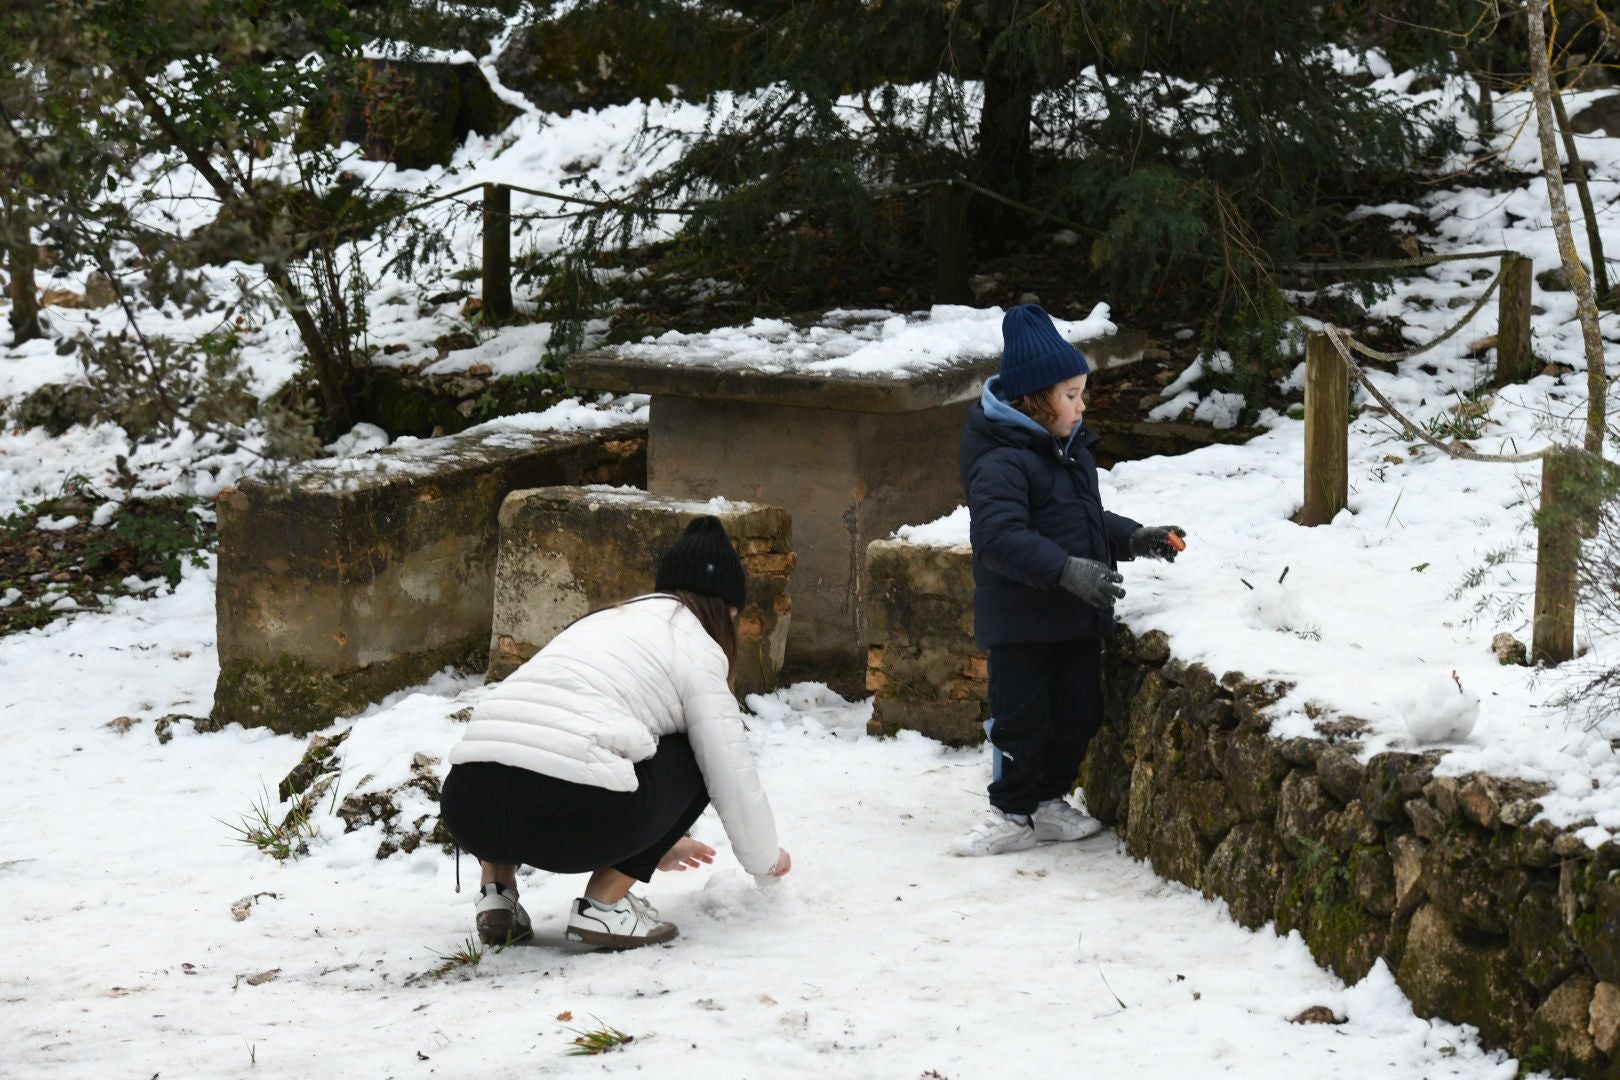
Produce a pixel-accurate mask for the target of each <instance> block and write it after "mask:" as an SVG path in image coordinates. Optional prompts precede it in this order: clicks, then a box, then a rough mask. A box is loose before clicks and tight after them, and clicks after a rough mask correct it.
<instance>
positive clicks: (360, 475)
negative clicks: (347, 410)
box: [237, 400, 647, 498]
mask: <svg viewBox="0 0 1620 1080" xmlns="http://www.w3.org/2000/svg"><path fill="white" fill-rule="evenodd" d="M646 430H647V409H646V405H645V403H642V402H627V401H618V402H613V403H610V404H608V405H593V404H589V403H585V402H580V401H573V400H570V401H563V402H559V403H558V404H557V405H554V406H552V407H551V408H550V409H547V410H545V411H544V412H540V413H526V414H523V415H519V416H505V417H501V418H500V419H497V420H491V421H490V422H489V423H487V424H479V425H478V426H477V427H471V428H468V429H467V430H466V431H463V432H459V433H458V434H455V435H447V436H444V437H441V438H436V439H418V438H413V437H410V436H402V437H401V438H399V439H397V440H395V442H394V443H393V444H392V445H389V446H385V447H382V448H381V449H377V450H373V451H371V452H369V453H364V454H357V455H354V456H351V457H340V458H336V459H333V458H323V459H320V460H317V461H310V462H305V463H302V464H300V465H296V466H294V467H293V468H292V469H291V470H290V471H289V472H288V473H287V474H286V475H285V476H283V477H281V478H279V479H257V478H248V479H244V480H243V481H241V482H240V483H239V484H238V485H237V487H238V488H239V489H241V490H242V491H244V492H251V493H254V494H271V495H273V494H277V493H280V494H283V495H292V496H300V497H305V498H307V497H310V496H317V497H318V496H350V495H363V494H365V493H367V492H372V491H377V490H380V489H384V488H389V487H393V486H396V485H401V484H414V483H419V482H421V481H423V480H427V479H433V478H447V477H451V476H457V475H461V474H464V473H468V472H481V471H484V470H487V469H490V468H496V467H499V466H501V465H502V464H503V463H505V462H507V461H510V460H515V459H518V458H522V457H525V456H527V455H531V454H534V453H537V452H542V451H544V450H545V449H547V448H550V447H561V446H566V445H569V444H574V443H580V442H584V441H588V440H592V439H598V438H602V437H604V436H605V437H609V438H613V437H621V438H633V437H636V436H640V435H644V434H645V433H646Z"/></svg>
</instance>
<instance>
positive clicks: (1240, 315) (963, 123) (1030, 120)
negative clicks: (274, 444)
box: [548, 0, 1479, 363]
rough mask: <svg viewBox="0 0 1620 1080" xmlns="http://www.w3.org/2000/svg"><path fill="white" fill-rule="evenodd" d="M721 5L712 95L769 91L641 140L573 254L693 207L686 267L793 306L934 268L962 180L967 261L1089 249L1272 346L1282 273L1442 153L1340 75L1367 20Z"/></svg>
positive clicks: (928, 1) (1430, 138) (1134, 292)
mask: <svg viewBox="0 0 1620 1080" xmlns="http://www.w3.org/2000/svg"><path fill="white" fill-rule="evenodd" d="M684 7H685V6H684V5H681V4H678V3H675V2H674V0H611V2H608V3H597V4H582V5H579V6H578V7H577V8H576V9H575V11H576V12H578V11H580V10H582V9H591V10H596V11H598V12H601V11H606V10H618V11H634V12H639V13H641V14H642V15H643V16H644V17H646V18H648V19H662V18H667V17H671V15H670V11H666V9H670V10H671V11H672V10H675V9H684ZM732 7H733V8H734V9H735V10H736V11H737V12H738V15H739V17H740V18H741V19H743V20H745V21H746V22H747V24H748V27H749V31H748V32H747V33H746V34H743V35H742V37H743V40H744V41H745V42H746V44H747V47H746V49H739V47H738V46H737V45H736V38H737V33H736V31H731V32H730V33H728V35H727V38H726V41H725V44H724V47H723V50H722V51H723V53H724V57H723V58H724V59H727V60H728V61H729V62H730V63H731V64H732V67H731V69H729V72H728V74H727V76H726V77H725V79H723V80H718V81H719V82H721V83H723V85H724V86H726V87H729V88H731V89H737V90H741V89H749V88H763V91H762V92H759V93H756V94H752V95H748V96H742V95H733V94H731V93H725V92H719V91H716V92H712V93H711V94H710V96H709V108H710V112H709V122H708V123H707V125H706V126H705V127H704V128H703V130H702V131H700V132H698V133H696V134H686V133H681V132H676V131H672V130H667V129H660V128H658V127H657V126H652V125H650V126H649V127H648V128H647V130H646V131H645V132H644V135H643V138H644V139H645V140H646V142H647V143H648V144H649V145H652V144H658V143H664V142H674V143H677V144H679V146H680V149H681V153H680V156H679V158H678V160H676V161H674V162H673V163H672V164H671V165H669V166H668V167H667V168H665V169H663V170H662V171H661V172H659V173H658V174H657V175H656V176H654V177H652V178H651V179H650V180H649V181H648V182H647V183H646V184H645V185H643V187H642V188H641V189H640V190H638V191H637V192H635V198H634V203H633V205H627V206H616V207H613V208H610V209H605V210H601V211H598V212H596V213H594V214H592V215H589V216H587V217H586V218H584V219H582V220H581V221H580V222H579V224H578V228H577V230H576V233H575V236H574V240H575V242H576V252H579V253H585V254H586V255H587V256H588V258H587V260H586V261H589V259H591V258H594V257H595V256H596V255H597V254H598V253H599V252H600V250H601V249H602V248H603V247H605V246H607V245H610V244H611V243H612V242H614V241H615V240H619V241H622V240H624V239H626V238H628V237H629V236H631V235H632V234H633V233H634V231H635V229H636V228H638V227H640V226H644V225H646V224H648V223H650V222H651V221H652V215H651V214H650V213H648V212H647V209H648V208H650V207H655V206H661V207H669V206H685V207H690V208H691V210H692V213H691V215H690V217H689V218H688V220H687V222H686V224H685V226H684V227H683V228H682V230H681V231H680V233H679V236H678V237H677V239H676V258H675V259H674V260H672V262H671V263H670V265H669V267H668V269H669V270H670V271H671V272H672V273H673V274H674V275H676V276H682V275H684V276H688V277H694V278H695V277H715V278H721V279H725V280H729V281H734V282H736V283H738V285H739V287H741V288H742V289H744V290H745V291H746V294H747V295H748V296H749V297H751V298H753V299H756V300H759V301H761V302H769V303H773V304H778V305H786V306H789V307H791V306H794V304H795V303H796V302H797V301H800V300H802V299H808V298H809V297H810V296H812V295H813V294H816V293H818V292H819V293H822V294H825V293H828V292H831V293H833V294H834V297H835V298H836V296H837V294H839V293H848V294H851V295H862V294H869V292H870V290H871V289H872V288H873V287H875V285H877V284H878V283H881V282H883V281H886V280H894V279H896V278H900V279H917V278H921V277H926V276H928V273H929V270H930V268H931V265H932V259H933V251H934V243H935V238H934V233H933V228H932V221H931V217H930V214H931V207H932V196H933V195H935V194H936V193H937V190H938V185H940V184H942V183H943V182H946V181H960V182H966V183H968V184H971V185H973V193H972V194H971V195H970V199H971V201H970V209H969V215H968V220H969V226H970V230H971V234H972V244H973V249H974V251H975V252H976V253H977V255H978V256H980V257H984V256H989V255H994V254H996V253H998V252H1000V251H1004V250H1006V249H1008V248H1009V247H1012V246H1017V245H1025V244H1028V243H1029V242H1030V240H1031V238H1032V237H1033V236H1034V235H1035V234H1036V232H1037V231H1038V230H1047V231H1049V230H1050V229H1052V228H1053V227H1054V226H1055V225H1057V224H1063V225H1067V226H1068V227H1070V228H1073V229H1074V230H1076V231H1077V232H1079V233H1080V234H1081V236H1082V237H1083V239H1084V241H1085V242H1086V244H1087V247H1086V248H1085V249H1084V250H1085V251H1086V252H1087V253H1088V254H1089V264H1088V265H1086V266H1083V267H1079V268H1077V270H1078V271H1079V272H1080V273H1083V274H1089V275H1090V276H1091V280H1092V281H1093V282H1094V283H1095V287H1096V289H1097V290H1098V291H1099V292H1100V293H1102V294H1104V295H1106V296H1108V297H1110V298H1111V299H1116V300H1121V301H1125V302H1132V301H1141V300H1145V299H1147V298H1150V297H1161V298H1162V297H1164V296H1167V295H1169V296H1176V297H1180V298H1182V302H1183V303H1184V304H1185V305H1186V306H1187V307H1188V308H1189V309H1197V308H1200V307H1201V308H1203V309H1206V310H1208V311H1210V312H1212V313H1213V316H1214V319H1213V325H1214V330H1215V334H1216V336H1217V337H1218V338H1221V339H1224V338H1225V336H1226V335H1227V334H1229V333H1233V332H1243V331H1245V328H1251V329H1252V328H1255V327H1261V328H1263V332H1261V333H1260V334H1259V335H1258V337H1257V340H1259V341H1262V342H1263V341H1265V340H1275V339H1276V337H1277V334H1276V330H1277V329H1278V324H1277V319H1278V317H1279V315H1280V314H1281V313H1282V312H1285V311H1286V305H1283V304H1281V303H1280V300H1279V294H1278V289H1277V284H1276V280H1275V275H1276V272H1277V268H1278V267H1279V266H1283V265H1285V264H1287V263H1289V262H1291V261H1294V260H1296V259H1299V258H1301V257H1302V256H1304V255H1306V254H1308V253H1309V254H1330V253H1333V252H1336V251H1337V250H1338V249H1339V246H1340V243H1341V240H1342V237H1343V229H1344V225H1343V222H1342V211H1343V210H1344V209H1346V208H1347V207H1349V206H1351V205H1354V204H1355V203H1356V202H1357V201H1359V200H1360V199H1362V198H1364V197H1365V196H1367V195H1368V194H1370V193H1374V192H1380V191H1387V190H1389V189H1391V188H1397V187H1399V186H1400V185H1402V184H1403V183H1406V182H1408V181H1409V180H1410V178H1411V177H1412V176H1413V175H1414V173H1415V171H1416V170H1417V169H1418V168H1419V167H1420V166H1421V165H1422V163H1423V162H1424V160H1425V155H1426V154H1429V153H1432V152H1434V151H1436V150H1438V149H1439V148H1441V147H1442V146H1443V145H1444V144H1445V143H1446V141H1447V140H1448V139H1449V138H1450V137H1451V133H1450V131H1449V130H1448V129H1447V128H1446V126H1445V125H1444V124H1442V123H1441V122H1440V120H1439V118H1438V117H1436V116H1434V115H1432V114H1431V113H1429V112H1427V111H1425V110H1424V109H1423V108H1422V107H1421V106H1415V105H1412V104H1411V103H1410V101H1409V99H1397V98H1396V97H1395V96H1394V95H1391V94H1386V93H1382V92H1380V91H1377V90H1374V89H1373V88H1372V87H1370V86H1368V85H1365V83H1364V82H1362V81H1357V80H1354V79H1349V78H1346V77H1345V76H1343V75H1342V74H1339V71H1338V68H1339V61H1338V59H1337V57H1338V56H1340V55H1342V52H1340V53H1336V52H1335V47H1336V46H1340V45H1343V44H1345V43H1351V44H1353V43H1354V42H1355V40H1356V34H1357V32H1358V20H1359V19H1360V18H1361V17H1362V16H1363V15H1365V11H1364V8H1365V7H1366V5H1355V4H1352V5H1342V6H1329V7H1327V8H1325V9H1324V8H1322V7H1320V6H1313V5H1298V4H1290V3H1286V2H1282V0H1254V2H1244V3H1239V2H1237V0H1175V2H1169V3H1162V4H1142V3H1138V2H1135V0H1100V2H1088V3H1041V4H1037V3H1033V2H1030V0H959V2H956V3H939V2H937V0H885V2H883V3H879V4H864V3H854V2H851V0H813V2H809V3H798V4H786V3H779V2H767V0H751V2H750V0H745V2H742V3H738V4H734V5H732ZM1478 7H1479V5H1478V4H1477V3H1474V2H1472V0H1455V2H1453V3H1448V4H1442V5H1437V7H1436V10H1435V12H1434V13H1433V14H1434V16H1435V20H1434V21H1437V22H1440V23H1442V24H1450V25H1457V24H1460V23H1463V22H1464V20H1466V19H1468V18H1470V17H1471V12H1472V10H1473V9H1476V8H1478ZM575 17H579V16H578V15H577V14H576V16H575ZM1413 36H1414V37H1416V35H1413ZM1450 44H1451V43H1450V41H1449V39H1447V38H1445V36H1444V35H1441V34H1433V35H1429V36H1428V37H1426V38H1422V39H1421V40H1415V41H1409V42H1406V43H1405V48H1406V54H1405V55H1404V56H1403V59H1407V60H1411V61H1413V62H1419V61H1427V60H1433V59H1434V58H1436V57H1438V56H1440V55H1441V50H1442V49H1445V48H1449V47H1450ZM698 47H699V48H701V44H699V45H698ZM1425 51H1426V52H1427V55H1424V53H1425ZM715 63H716V64H718V63H719V60H716V61H715ZM987 192H988V193H993V194H986V193H987ZM597 194H598V195H602V194H606V193H603V192H598V193H597ZM994 196H1001V197H1003V198H1002V199H997V198H995V197H994ZM1009 202H1010V203H1016V204H1019V205H1010V204H1009ZM589 296H590V294H589V291H588V290H571V291H568V292H565V293H562V294H559V295H556V296H552V297H548V300H549V301H551V314H552V315H553V316H554V317H557V318H560V319H561V320H562V321H563V322H565V323H570V324H572V325H577V324H578V321H579V320H580V319H581V318H583V317H584V316H585V315H586V314H587V312H586V311H585V310H584V309H582V308H580V307H577V306H574V305H575V303H576V301H578V300H580V299H582V298H584V299H588V298H589ZM564 338H566V335H562V336H561V337H560V338H558V339H556V340H562V339H564ZM1270 352H1271V353H1273V354H1275V352H1276V348H1275V346H1272V347H1270ZM1257 362H1262V363H1263V362H1264V361H1263V358H1257Z"/></svg>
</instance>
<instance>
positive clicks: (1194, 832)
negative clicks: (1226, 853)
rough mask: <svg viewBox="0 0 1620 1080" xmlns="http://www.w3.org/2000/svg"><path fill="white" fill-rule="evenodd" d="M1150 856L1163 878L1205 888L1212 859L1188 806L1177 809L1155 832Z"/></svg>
mask: <svg viewBox="0 0 1620 1080" xmlns="http://www.w3.org/2000/svg"><path fill="white" fill-rule="evenodd" d="M1167 801H1168V800H1167ZM1148 857H1149V858H1150V859H1151V860H1152V862H1153V869H1154V871H1155V872H1157V873H1158V875H1159V876H1160V877H1163V878H1169V879H1170V880H1171V881H1179V882H1181V883H1182V884H1183V885H1186V886H1189V887H1190V888H1194V889H1200V888H1202V887H1203V884H1204V863H1205V862H1206V861H1208V859H1209V849H1208V848H1207V847H1206V846H1205V844H1204V842H1203V841H1202V840H1200V839H1199V836H1198V827H1197V826H1196V825H1195V824H1194V823H1193V819H1192V814H1191V812H1190V811H1189V810H1188V809H1187V807H1186V806H1184V805H1183V806H1177V807H1175V809H1173V810H1172V811H1171V812H1170V815H1169V817H1168V818H1167V819H1165V820H1164V821H1162V822H1160V823H1159V825H1158V826H1157V827H1156V828H1155V829H1154V830H1153V840H1152V842H1151V843H1150V844H1149V845H1148Z"/></svg>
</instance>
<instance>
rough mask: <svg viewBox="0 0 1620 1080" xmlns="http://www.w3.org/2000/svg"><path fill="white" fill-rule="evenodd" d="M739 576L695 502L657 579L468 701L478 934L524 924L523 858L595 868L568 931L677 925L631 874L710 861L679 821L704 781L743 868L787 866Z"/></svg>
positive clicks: (668, 934) (452, 824) (664, 933)
mask: <svg viewBox="0 0 1620 1080" xmlns="http://www.w3.org/2000/svg"><path fill="white" fill-rule="evenodd" d="M746 585H747V580H746V578H745V576H744V572H743V567H742V561H741V560H740V559H738V558H737V552H736V549H735V548H733V547H732V546H731V540H730V538H729V537H727V536H726V533H725V529H724V528H723V527H722V526H721V524H720V522H719V520H718V519H716V518H713V517H701V518H698V519H697V520H695V521H693V522H692V524H691V525H690V526H688V527H687V530H686V532H685V533H684V534H683V535H682V536H681V538H680V539H679V540H677V541H676V542H675V544H674V545H673V546H671V547H670V549H669V550H668V551H667V552H665V553H664V557H663V560H662V561H661V562H660V564H659V567H658V577H657V583H656V585H655V588H657V590H658V592H657V593H656V594H652V595H649V596H644V597H639V598H637V599H636V600H633V601H628V602H626V603H623V604H620V605H618V606H616V607H611V608H607V609H605V610H602V611H598V612H595V613H593V614H591V615H587V616H585V617H584V618H583V619H580V620H578V621H577V622H575V623H573V624H572V625H571V626H569V627H567V628H566V629H564V630H563V631H562V632H561V633H559V634H558V635H557V636H556V637H555V638H553V639H552V640H551V642H550V643H549V644H547V645H546V646H545V648H543V649H541V650H540V652H539V653H537V654H536V655H535V656H534V657H533V658H532V659H530V660H529V661H528V662H526V663H525V664H524V665H523V666H522V667H520V668H518V669H517V670H516V671H515V672H513V673H512V674H511V675H510V676H509V677H508V678H507V679H506V681H505V682H503V683H501V684H500V685H499V686H498V687H496V688H495V689H494V690H493V691H492V692H491V693H490V695H489V696H488V697H486V698H485V699H484V700H483V701H481V702H480V703H479V704H478V705H477V707H475V708H474V709H473V715H472V720H471V722H470V723H469V724H468V725H467V732H466V734H465V735H464V736H463V737H462V740H461V742H460V743H458V744H457V745H456V748H455V749H454V750H453V751H451V753H450V763H451V769H450V775H449V776H447V777H446V778H445V781H444V789H443V792H442V794H441V796H440V814H441V816H442V820H443V822H444V825H445V827H446V828H447V829H449V831H450V835H451V836H453V837H455V839H456V842H457V843H459V844H460V845H461V846H462V847H464V848H466V849H467V850H468V851H470V852H472V853H473V854H474V855H477V856H478V859H479V863H480V865H481V866H482V868H483V885H482V888H481V890H480V894H481V895H480V896H479V900H478V908H477V925H478V936H479V938H480V939H481V940H483V941H484V942H485V943H487V944H503V943H506V942H509V941H513V940H518V939H521V938H525V937H527V936H528V935H529V932H530V924H529V916H528V913H527V912H525V911H524V910H523V905H521V904H519V903H518V899H517V868H518V865H519V864H521V863H527V864H528V865H530V866H536V867H539V868H540V869H542V870H550V871H552V872H554V873H559V874H580V873H589V874H590V875H591V877H590V880H589V881H588V882H587V883H586V885H585V891H584V895H583V896H581V897H579V898H577V899H576V900H575V901H574V903H573V904H572V905H571V907H570V910H569V914H568V926H567V930H566V936H567V937H568V939H569V940H570V941H579V942H584V943H586V944H590V945H598V946H602V947H605V948H611V949H629V948H635V947H637V946H640V945H655V944H658V943H659V942H663V941H668V940H669V939H670V938H673V937H674V936H675V932H676V931H675V925H674V924H673V923H669V922H664V921H662V920H660V919H659V917H658V912H657V911H656V910H655V909H654V908H653V907H652V905H650V904H648V903H647V902H646V901H645V900H642V899H641V898H640V897H638V896H636V895H634V894H633V893H631V892H630V886H631V885H632V884H634V883H635V882H636V881H638V880H640V881H650V880H651V879H652V875H653V872H654V871H655V870H685V869H686V868H687V867H689V866H691V867H696V866H698V865H700V864H703V863H708V862H712V861H713V859H714V854H715V853H714V849H713V848H711V847H709V846H708V845H707V844H703V843H700V842H698V841H696V840H693V839H692V838H691V837H689V836H687V835H686V831H687V830H688V829H689V828H691V826H692V823H693V822H694V821H696V820H697V818H698V815H700V814H702V813H703V810H704V807H706V806H708V805H709V800H710V799H711V798H712V799H713V800H714V804H715V809H716V810H718V811H719V814H720V822H721V824H723V825H724V826H725V829H726V835H727V837H729V838H730V840H731V846H732V850H733V851H734V852H735V853H736V855H737V861H738V862H740V863H742V865H743V869H744V870H747V871H748V872H750V873H752V874H754V875H756V876H758V877H765V876H770V877H781V876H782V875H783V874H786V873H787V872H788V869H789V867H790V866H791V865H792V862H791V860H790V859H789V858H788V853H787V852H786V851H784V850H782V849H781V848H780V847H778V846H777V842H776V824H775V822H774V820H773V819H772V817H771V808H770V805H769V804H768V803H767V802H766V801H765V791H764V789H763V788H762V787H761V785H760V782H759V774H758V773H757V772H756V771H755V769H754V758H753V754H752V752H751V751H750V750H749V748H748V738H747V735H746V734H745V733H744V731H743V723H742V715H741V713H740V712H739V711H738V709H737V699H736V698H735V697H734V696H732V691H731V685H730V684H731V674H732V671H733V670H734V668H735V666H736V662H737V612H738V611H739V610H740V609H741V608H742V607H743V606H744V605H745V604H746V603H747V595H746Z"/></svg>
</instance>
